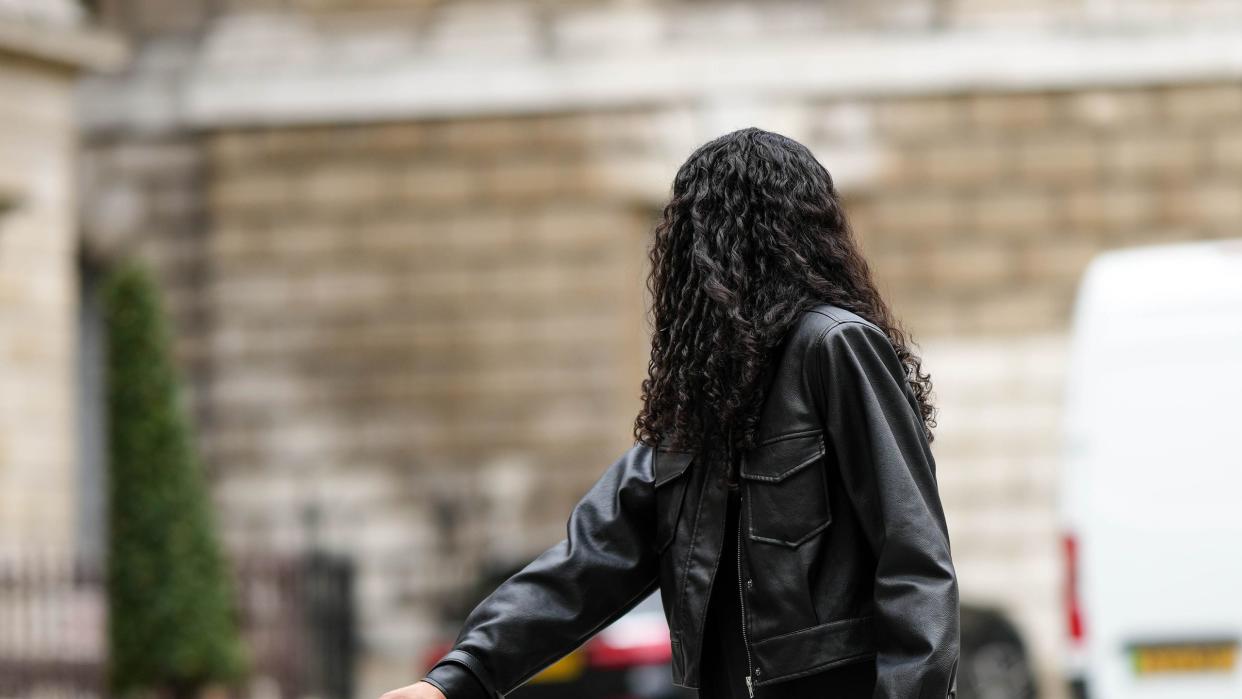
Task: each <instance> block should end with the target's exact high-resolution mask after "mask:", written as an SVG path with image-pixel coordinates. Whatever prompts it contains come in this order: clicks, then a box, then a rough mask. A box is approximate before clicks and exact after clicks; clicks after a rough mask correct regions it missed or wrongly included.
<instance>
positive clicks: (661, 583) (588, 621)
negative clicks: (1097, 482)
mask: <svg viewBox="0 0 1242 699" xmlns="http://www.w3.org/2000/svg"><path fill="white" fill-rule="evenodd" d="M650 257H651V263H652V264H651V276H650V278H649V280H648V287H649V289H650V291H651V294H652V299H653V316H654V332H653V339H652V347H651V361H650V363H649V367H648V370H649V376H648V378H647V379H646V380H645V381H644V382H643V385H642V398H643V407H642V410H641V411H640V412H639V414H638V416H637V418H636V420H635V425H634V436H635V442H634V444H633V446H631V447H630V448H629V449H628V450H627V451H626V452H625V453H624V454H622V455H621V457H620V458H618V459H617V460H616V462H614V463H613V464H612V466H610V467H609V468H608V469H607V470H605V472H604V474H603V475H602V476H601V477H600V478H599V480H598V481H596V483H595V484H594V485H593V486H592V487H591V489H590V490H589V491H588V492H587V493H586V495H584V496H583V498H582V499H581V500H580V501H579V502H578V504H577V505H576V506H575V507H574V509H573V512H572V513H571V514H570V517H569V521H568V525H567V530H566V533H567V536H566V538H565V539H563V540H562V541H561V542H559V543H558V544H556V545H555V546H553V547H552V548H550V549H548V550H547V551H545V552H544V553H543V554H541V555H540V556H539V557H538V558H536V559H535V560H534V561H532V562H531V563H530V564H529V565H527V566H526V567H525V568H523V569H522V570H521V571H520V572H518V573H517V574H515V575H514V576H513V577H511V578H509V579H508V580H506V581H505V582H504V583H503V584H502V585H500V586H499V587H498V588H497V589H496V590H495V592H493V593H492V594H491V595H490V596H489V597H488V598H487V599H485V600H484V601H483V602H481V603H480V604H479V605H478V606H477V607H476V608H475V609H474V611H473V612H471V614H470V615H469V616H468V617H467V619H466V621H465V624H464V627H463V629H462V631H461V633H460V634H459V635H458V637H457V640H456V643H455V644H454V647H453V649H452V650H451V651H450V652H448V653H447V654H446V655H445V656H444V657H443V658H442V659H441V660H440V661H439V662H438V663H437V664H436V665H435V666H434V667H433V668H432V669H431V670H430V671H429V672H428V673H427V676H426V677H424V678H423V679H422V680H420V681H419V682H416V683H414V684H413V685H410V686H408V687H404V688H402V689H398V690H395V691H393V692H390V693H388V694H387V695H385V697H386V699H442V697H447V698H448V699H473V698H475V697H498V696H503V695H504V694H507V693H509V692H510V691H512V690H513V689H515V688H516V687H518V686H519V685H521V684H522V683H524V682H525V681H526V680H528V679H530V678H531V677H532V676H533V675H535V674H536V673H538V672H539V671H540V670H542V669H543V668H545V667H547V666H548V665H550V664H551V663H553V662H554V661H556V660H557V659H559V658H560V657H562V656H564V655H566V654H568V653H569V652H570V651H572V650H574V649H575V648H577V647H578V646H579V645H581V644H582V643H583V642H585V641H586V640H587V639H588V638H589V637H590V636H592V635H593V634H594V633H596V632H597V631H599V630H600V629H602V628H603V627H604V626H606V625H607V624H609V623H611V622H612V621H613V620H615V619H616V618H618V617H619V616H621V615H622V614H624V613H625V612H626V611H628V610H629V609H631V608H632V607H633V606H634V605H636V604H637V603H638V602H639V601H641V600H642V599H643V598H645V597H646V596H647V595H648V594H650V593H652V592H653V591H655V590H657V589H658V590H659V591H660V594H661V597H662V601H663V603H664V609H665V614H666V615H667V617H668V622H669V630H670V635H671V643H672V672H673V681H674V683H675V684H678V685H680V686H684V687H691V688H697V689H698V690H699V695H700V697H702V698H703V699H722V698H728V699H732V698H735V697H747V698H748V699H750V698H753V697H760V698H762V699H769V698H776V697H779V698H780V699H801V698H810V697H815V698H816V699H826V698H828V697H833V698H840V699H854V698H862V697H868V698H870V697H876V698H879V697H884V698H888V699H914V698H929V697H937V698H942V697H951V696H954V695H955V693H956V676H957V663H958V643H959V641H958V624H959V621H958V592H957V580H956V576H955V573H954V569H953V564H952V560H951V558H950V553H949V538H948V532H947V528H946V526H945V519H944V513H943V511H942V509H941V504H940V499H939V495H938V492H937V487H936V478H935V463H934V461H933V459H932V455H931V452H930V449H929V444H930V442H931V440H932V434H931V428H932V427H934V425H935V422H934V409H933V406H932V404H931V401H930V380H929V378H928V376H927V375H926V374H925V373H924V372H923V371H922V369H921V366H920V361H919V359H918V357H917V356H915V354H914V353H913V352H912V351H911V350H910V347H909V345H908V342H907V340H906V336H905V333H904V332H903V331H902V330H901V329H900V327H899V326H898V324H897V322H896V321H895V320H894V319H893V317H892V315H891V314H890V312H889V310H888V308H887V306H886V305H885V303H884V301H883V300H882V299H881V298H880V295H879V294H878V293H877V291H876V287H875V284H874V283H873V281H872V279H871V273H870V271H869V269H868V266H867V263H866V262H865V261H864V260H863V258H862V256H861V255H860V254H859V250H858V247H857V245H856V243H855V241H854V238H853V236H852V234H851V232H850V227H849V225H848V223H847V221H846V218H845V213H844V211H843V210H842V207H841V201H840V198H839V196H838V194H837V192H836V190H835V189H834V188H833V184H832V179H831V177H830V176H829V174H828V172H827V171H826V170H825V169H824V167H823V166H822V165H821V164H820V163H819V162H818V161H817V160H816V159H815V157H814V156H813V155H812V154H811V153H810V151H809V150H807V148H806V147H805V146H803V145H802V144H800V143H798V142H796V141H793V140H791V139H789V138H786V137H784V136H781V135H779V134H775V133H771V132H768V131H764V130H761V129H758V128H745V129H740V130H738V131H734V132H732V133H729V134H726V135H724V136H721V137H719V138H717V139H715V140H713V141H711V142H709V143H707V144H705V145H703V146H702V147H700V148H699V149H697V150H696V151H695V152H694V153H693V154H691V156H690V158H689V159H688V160H687V161H686V162H685V164H684V165H682V167H681V168H680V169H679V170H678V172H677V175H676V178H675V179H674V181H673V188H672V196H671V199H670V201H669V202H668V204H667V205H666V206H665V208H664V211H663V216H662V219H661V220H660V222H659V223H658V225H657V226H656V229H655V240H654V243H653V245H652V248H651V251H650Z"/></svg>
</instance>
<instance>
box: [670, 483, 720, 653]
mask: <svg viewBox="0 0 1242 699" xmlns="http://www.w3.org/2000/svg"><path fill="white" fill-rule="evenodd" d="M710 480H711V479H710V478H709V477H707V474H704V478H703V484H702V485H700V486H699V501H698V502H697V503H696V505H695V508H694V526H693V527H691V529H690V542H689V545H688V546H686V560H685V563H684V564H683V565H682V570H683V571H684V572H683V573H682V576H681V589H680V590H679V591H678V593H677V613H678V615H681V616H684V615H685V613H686V587H688V586H689V580H690V559H691V558H693V557H694V542H695V540H696V539H697V538H698V535H699V523H700V522H702V521H703V500H704V497H703V492H704V490H705V489H706V488H707V484H708V481H710ZM674 536H676V535H675V534H674ZM713 576H714V573H713ZM696 636H697V632H696Z"/></svg>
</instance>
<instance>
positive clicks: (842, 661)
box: [755, 650, 878, 687]
mask: <svg viewBox="0 0 1242 699" xmlns="http://www.w3.org/2000/svg"><path fill="white" fill-rule="evenodd" d="M877 655H878V653H877V652H876V651H873V650H869V651H866V652H865V653H855V654H854V655H846V656H842V657H840V658H833V659H832V660H828V661H826V662H822V663H818V664H815V665H811V666H810V667H805V668H803V669H801V670H798V671H796V672H787V673H785V674H784V675H777V676H776V677H769V678H767V679H766V680H763V681H761V682H756V683H755V686H758V687H762V686H764V685H769V684H774V683H776V681H777V680H792V679H796V678H798V677H805V676H806V675H810V674H813V673H816V672H819V671H820V670H824V669H827V668H830V667H835V666H837V665H848V664H849V663H851V662H854V661H857V660H862V659H864V658H872V657H877Z"/></svg>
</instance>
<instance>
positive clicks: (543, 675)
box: [530, 650, 586, 683]
mask: <svg viewBox="0 0 1242 699" xmlns="http://www.w3.org/2000/svg"><path fill="white" fill-rule="evenodd" d="M585 669H586V656H585V655H584V654H583V653H582V651H577V650H576V651H574V652H572V653H570V654H569V655H567V656H565V657H563V658H561V659H560V660H558V661H556V662H554V663H552V664H551V665H549V666H547V667H546V668H544V670H543V672H540V673H539V674H537V675H535V676H534V677H532V678H530V681H531V682H532V683H542V682H569V681H571V680H576V679H578V678H579V677H581V676H582V672H583V670H585Z"/></svg>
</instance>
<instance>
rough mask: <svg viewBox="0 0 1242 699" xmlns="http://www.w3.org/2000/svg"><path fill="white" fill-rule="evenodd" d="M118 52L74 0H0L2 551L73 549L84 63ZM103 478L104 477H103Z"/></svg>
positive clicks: (77, 500) (89, 506) (80, 504)
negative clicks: (77, 102) (79, 121)
mask: <svg viewBox="0 0 1242 699" xmlns="http://www.w3.org/2000/svg"><path fill="white" fill-rule="evenodd" d="M122 58H123V53H122V45H121V44H120V43H119V42H117V41H116V40H115V39H114V38H110V37H108V36H106V35H103V34H100V33H99V32H97V31H95V30H94V29H93V28H91V27H90V25H89V23H88V22H87V18H86V17H85V15H84V13H83V12H82V9H81V8H80V7H78V6H77V5H76V4H75V3H74V2H72V0H5V1H4V2H0V553H4V554H7V553H11V552H13V551H15V550H16V549H19V548H25V547H26V546H27V545H29V544H35V545H37V546H38V547H39V548H41V549H45V550H46V549H55V550H57V551H59V552H62V553H63V552H70V551H73V550H74V549H75V548H76V545H77V542H78V541H79V540H80V539H81V536H80V532H79V527H80V525H81V524H82V518H79V517H78V516H77V514H78V513H79V512H84V511H85V512H89V513H91V514H90V515H89V516H88V517H87V519H89V520H90V521H92V522H94V521H96V520H97V519H98V511H97V508H96V506H95V503H97V502H98V498H97V497H95V496H94V495H93V494H88V493H89V491H91V490H92V483H84V482H83V473H86V472H90V471H91V469H89V468H87V469H84V471H83V472H82V473H80V472H79V470H78V468H79V463H80V462H81V461H82V459H81V458H80V456H81V455H80V453H79V449H78V444H79V441H80V440H79V439H78V438H77V434H78V427H77V425H78V415H77V395H78V391H77V386H78V365H77V353H76V351H75V350H76V342H77V327H78V317H77V309H78V302H77V294H78V264H77V234H78V228H77V219H76V213H77V206H76V203H75V197H74V184H75V181H74V180H75V173H76V170H75V167H76V163H77V158H76V148H77V138H78V133H77V126H76V114H75V108H74V85H75V82H76V79H77V77H78V75H79V74H80V72H81V71H82V70H89V69H95V68H106V67H108V66H110V65H115V64H116V63H118V62H119V61H120V60H121V59H122ZM96 485H97V484H96Z"/></svg>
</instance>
